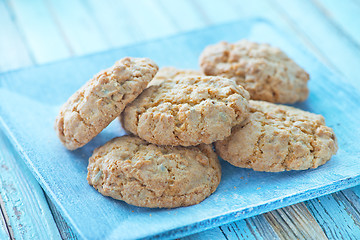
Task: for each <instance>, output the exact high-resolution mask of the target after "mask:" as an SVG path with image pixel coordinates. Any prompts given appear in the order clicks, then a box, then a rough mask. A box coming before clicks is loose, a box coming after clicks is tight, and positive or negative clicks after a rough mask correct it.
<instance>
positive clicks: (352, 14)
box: [313, 0, 360, 47]
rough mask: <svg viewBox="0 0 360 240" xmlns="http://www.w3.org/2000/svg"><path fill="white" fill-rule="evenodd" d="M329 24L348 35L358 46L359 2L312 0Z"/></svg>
mask: <svg viewBox="0 0 360 240" xmlns="http://www.w3.org/2000/svg"><path fill="white" fill-rule="evenodd" d="M313 2H314V4H315V5H316V7H317V8H319V9H320V11H321V12H322V13H323V15H325V17H326V18H327V19H328V21H329V22H331V24H332V25H333V26H334V27H336V28H337V29H338V30H339V31H340V32H343V33H345V34H346V35H348V36H349V39H350V40H351V41H353V45H355V46H357V47H359V46H360V28H359V21H360V4H359V1H357V2H356V1H354V0H343V1H336V0H313Z"/></svg>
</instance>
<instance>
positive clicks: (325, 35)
mask: <svg viewBox="0 0 360 240" xmlns="http://www.w3.org/2000/svg"><path fill="white" fill-rule="evenodd" d="M275 3H276V5H277V8H279V9H283V11H282V12H283V14H284V15H285V16H286V17H287V18H288V19H289V20H290V21H292V24H294V25H296V26H297V27H298V28H299V29H301V31H302V32H303V33H304V35H306V37H307V38H308V39H309V41H311V44H313V45H314V46H316V48H318V49H319V51H320V52H321V54H322V55H324V56H325V57H326V58H328V59H329V61H330V62H331V63H332V65H331V68H332V69H335V70H337V71H339V72H341V73H342V74H344V75H345V76H347V77H348V81H349V82H351V83H352V84H353V85H354V86H355V87H357V88H358V89H360V82H359V81H358V80H357V79H358V76H359V74H358V72H357V71H356V70H355V69H358V67H359V66H360V57H359V56H360V49H359V48H356V47H354V46H353V45H352V42H351V41H350V40H349V37H348V36H347V35H345V34H343V33H341V32H339V31H338V29H337V28H336V27H334V26H333V25H332V23H331V22H329V21H328V20H327V19H326V18H325V17H324V15H323V13H322V12H321V11H320V10H319V9H318V8H316V7H315V5H314V4H312V2H310V1H309V0H307V1H300V0H294V1H286V0H285V1H284V0H275V1H274V4H275ZM304 16H306V17H304ZM314 23H316V24H314ZM354 70H355V71H354Z"/></svg>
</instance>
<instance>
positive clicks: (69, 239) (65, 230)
mask: <svg viewBox="0 0 360 240" xmlns="http://www.w3.org/2000/svg"><path fill="white" fill-rule="evenodd" d="M45 196H46V195H45ZM46 200H47V201H48V204H49V207H50V210H51V213H52V215H53V216H54V219H55V223H56V226H57V228H58V229H59V232H60V236H61V238H62V239H66V240H77V239H78V237H77V236H76V234H75V233H74V232H73V231H72V230H71V228H70V227H69V226H68V224H67V223H66V221H65V220H64V218H63V217H62V216H61V214H60V213H59V211H58V210H57V209H56V207H55V205H54V204H53V203H52V202H51V200H50V199H49V198H48V197H47V196H46Z"/></svg>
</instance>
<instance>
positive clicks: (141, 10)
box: [121, 0, 177, 40]
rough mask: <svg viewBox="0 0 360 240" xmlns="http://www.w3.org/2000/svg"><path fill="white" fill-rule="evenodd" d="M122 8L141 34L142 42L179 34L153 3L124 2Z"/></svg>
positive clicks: (141, 0) (144, 0)
mask: <svg viewBox="0 0 360 240" xmlns="http://www.w3.org/2000/svg"><path fill="white" fill-rule="evenodd" d="M121 7H124V8H126V9H127V11H128V12H129V16H130V18H129V19H127V21H128V23H129V24H130V26H131V27H133V28H135V29H136V30H137V31H138V32H139V33H141V36H142V38H141V40H148V39H154V38H159V37H164V36H168V35H173V34H175V33H176V32H177V29H176V26H174V25H173V23H172V22H171V21H169V19H168V18H167V17H165V16H164V14H163V12H162V11H161V10H160V9H159V8H158V7H157V6H156V4H155V3H154V2H153V1H147V0H134V1H126V0H123V1H122V6H121Z"/></svg>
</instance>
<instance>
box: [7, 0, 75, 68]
mask: <svg viewBox="0 0 360 240" xmlns="http://www.w3.org/2000/svg"><path fill="white" fill-rule="evenodd" d="M8 1H9V6H10V9H11V11H13V13H14V15H15V22H16V23H17V24H18V26H19V28H20V29H21V31H22V32H23V34H24V37H25V39H26V41H27V44H28V46H29V48H30V51H31V52H32V55H33V56H34V59H35V61H36V62H37V63H40V64H41V63H46V62H50V61H54V60H58V59H63V58H67V57H69V56H71V55H72V54H71V49H70V48H69V45H67V43H66V41H65V39H64V36H63V35H62V33H61V30H60V29H59V27H58V26H57V25H56V23H55V21H54V18H53V16H51V13H50V12H49V9H48V8H47V6H46V4H45V3H44V1H43V0H33V1H27V0H8Z"/></svg>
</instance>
